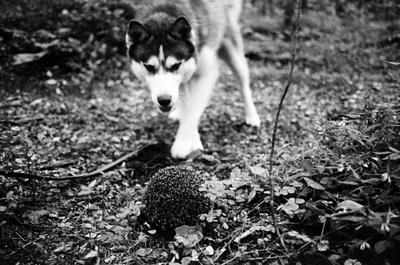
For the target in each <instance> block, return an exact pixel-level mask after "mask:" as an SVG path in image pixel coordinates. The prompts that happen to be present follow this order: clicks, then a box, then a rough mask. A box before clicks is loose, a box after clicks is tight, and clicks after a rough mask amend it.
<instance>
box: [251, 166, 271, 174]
mask: <svg viewBox="0 0 400 265" xmlns="http://www.w3.org/2000/svg"><path fill="white" fill-rule="evenodd" d="M250 172H251V173H252V174H253V175H256V176H260V177H264V176H265V175H266V174H267V170H266V169H265V168H263V167H260V166H254V167H250Z"/></svg>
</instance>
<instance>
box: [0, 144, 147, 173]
mask: <svg viewBox="0 0 400 265" xmlns="http://www.w3.org/2000/svg"><path fill="white" fill-rule="evenodd" d="M142 149H143V147H142V148H140V149H139V150H136V151H133V152H130V153H128V154H126V155H124V156H123V157H121V158H119V159H117V160H115V161H113V162H111V163H109V164H107V165H104V166H102V167H100V168H98V169H96V170H95V171H92V172H90V173H86V174H80V175H75V176H67V177H48V176H38V175H34V174H28V173H22V172H13V171H4V170H0V175H2V176H4V177H10V178H23V179H39V180H57V181H65V180H77V179H86V178H94V177H98V176H101V175H103V174H104V173H105V172H106V171H109V170H110V169H112V168H114V167H116V166H118V165H119V164H121V163H122V162H124V161H125V160H127V159H129V158H131V157H133V156H134V155H136V154H137V153H139V152H140V150H142Z"/></svg>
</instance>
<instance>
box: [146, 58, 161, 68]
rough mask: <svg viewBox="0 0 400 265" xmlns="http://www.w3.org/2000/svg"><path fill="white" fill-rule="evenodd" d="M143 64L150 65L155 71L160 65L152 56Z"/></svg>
mask: <svg viewBox="0 0 400 265" xmlns="http://www.w3.org/2000/svg"><path fill="white" fill-rule="evenodd" d="M145 64H148V65H152V66H154V68H155V69H158V68H160V65H161V63H160V60H159V59H158V58H157V56H154V55H153V56H151V57H150V58H149V59H148V60H147V62H146V63H145Z"/></svg>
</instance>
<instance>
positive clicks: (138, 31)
mask: <svg viewBox="0 0 400 265" xmlns="http://www.w3.org/2000/svg"><path fill="white" fill-rule="evenodd" d="M149 37H150V33H149V31H148V30H147V29H146V27H145V26H144V25H143V24H142V23H140V22H139V21H137V20H131V21H130V22H129V26H128V30H127V32H126V44H127V45H131V44H133V43H140V42H143V41H145V40H147V39H148V38H149Z"/></svg>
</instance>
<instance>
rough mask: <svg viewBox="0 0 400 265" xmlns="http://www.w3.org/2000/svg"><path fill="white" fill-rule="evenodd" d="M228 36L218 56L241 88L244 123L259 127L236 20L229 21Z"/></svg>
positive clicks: (247, 67) (258, 118)
mask: <svg viewBox="0 0 400 265" xmlns="http://www.w3.org/2000/svg"><path fill="white" fill-rule="evenodd" d="M230 20H231V21H230V33H231V34H229V35H230V36H226V37H225V39H224V41H223V43H222V46H221V48H220V50H219V56H220V57H221V59H223V60H224V61H225V62H226V63H227V64H228V65H229V67H230V68H231V69H232V72H233V73H234V75H235V76H236V77H237V78H238V80H239V82H240V86H241V94H242V97H243V99H244V104H245V112H246V123H247V124H249V125H251V126H256V127H259V126H260V117H259V116H258V113H257V110H256V107H255V106H254V102H253V98H252V93H251V89H250V73H249V66H248V64H247V60H246V57H245V56H244V48H243V38H242V35H241V32H240V27H239V23H238V21H237V20H236V18H231V19H230Z"/></svg>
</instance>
